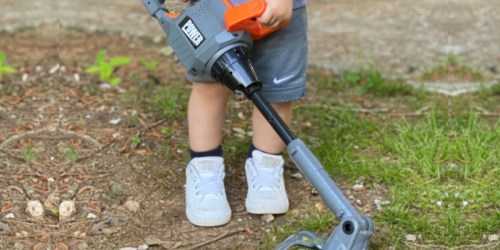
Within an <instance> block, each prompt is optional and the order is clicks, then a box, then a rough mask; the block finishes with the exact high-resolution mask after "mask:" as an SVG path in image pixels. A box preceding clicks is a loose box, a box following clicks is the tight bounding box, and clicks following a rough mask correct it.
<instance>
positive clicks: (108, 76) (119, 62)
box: [85, 50, 131, 85]
mask: <svg viewBox="0 0 500 250" xmlns="http://www.w3.org/2000/svg"><path fill="white" fill-rule="evenodd" d="M106 57H107V51H106V50H100V51H99V52H97V54H96V64H95V65H92V66H90V67H88V68H87V69H85V72H86V73H90V74H99V79H100V80H102V81H107V82H109V83H110V84H113V85H118V84H119V83H120V82H121V78H119V77H114V76H113V72H114V71H115V69H116V68H117V67H119V66H123V65H127V64H129V63H130V60H131V59H130V57H125V56H119V57H112V58H111V59H110V60H109V61H106Z"/></svg>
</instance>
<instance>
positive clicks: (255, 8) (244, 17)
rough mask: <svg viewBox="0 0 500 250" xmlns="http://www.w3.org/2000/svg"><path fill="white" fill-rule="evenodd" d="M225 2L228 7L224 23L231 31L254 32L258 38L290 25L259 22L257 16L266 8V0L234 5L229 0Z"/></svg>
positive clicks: (254, 35) (253, 0)
mask: <svg viewBox="0 0 500 250" xmlns="http://www.w3.org/2000/svg"><path fill="white" fill-rule="evenodd" d="M224 4H225V5H226V6H227V7H228V9H227V11H226V12H225V14H224V24H225V25H226V29H227V30H228V31H229V32H234V31H240V30H245V31H248V32H250V33H251V34H252V37H253V39H254V40H258V39H261V38H263V37H265V36H267V35H268V34H270V33H272V32H274V31H276V30H279V29H281V28H283V27H284V26H286V25H288V24H284V25H281V26H279V27H276V28H267V27H265V26H263V25H261V24H260V23H259V22H257V18H258V17H260V16H262V14H263V13H264V11H265V10H266V7H267V3H266V1H265V0H250V1H247V2H245V3H242V4H239V5H237V6H232V5H231V3H230V2H229V1H228V0H224Z"/></svg>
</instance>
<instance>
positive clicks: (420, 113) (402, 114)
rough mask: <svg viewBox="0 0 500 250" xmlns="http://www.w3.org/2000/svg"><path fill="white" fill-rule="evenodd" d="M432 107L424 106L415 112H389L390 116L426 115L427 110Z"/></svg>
mask: <svg viewBox="0 0 500 250" xmlns="http://www.w3.org/2000/svg"><path fill="white" fill-rule="evenodd" d="M430 109H431V107H423V108H421V109H419V110H417V111H415V112H403V113H391V114H389V117H401V116H406V117H408V116H422V115H425V114H426V113H427V111H429V110H430Z"/></svg>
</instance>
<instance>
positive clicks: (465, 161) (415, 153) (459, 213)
mask: <svg viewBox="0 0 500 250" xmlns="http://www.w3.org/2000/svg"><path fill="white" fill-rule="evenodd" d="M436 103H439V105H442V106H437V107H436V108H434V110H433V111H432V112H431V113H430V114H429V115H428V116H427V117H425V118H423V119H418V120H412V121H407V120H392V121H390V122H384V121H383V120H379V119H376V118H374V117H363V116H360V115H356V114H354V113H352V112H349V111H338V110H336V111H332V110H329V109H328V106H327V105H323V106H319V107H318V106H317V105H316V106H314V105H313V106H306V107H304V108H303V109H305V110H301V111H300V112H298V113H307V114H308V115H310V116H311V117H310V118H311V119H313V121H312V123H313V124H314V126H315V127H318V128H321V129H319V130H315V131H310V132H312V133H310V137H312V138H320V139H319V140H317V139H309V140H310V143H311V144H312V145H311V149H312V150H313V152H314V153H315V155H316V156H317V157H318V158H319V159H320V161H321V162H322V163H323V165H324V166H325V169H326V170H327V171H328V172H329V173H330V174H331V175H332V176H333V177H334V179H336V180H342V181H345V180H348V181H350V182H352V181H353V180H354V179H356V178H358V177H360V176H364V177H366V178H367V183H368V185H369V183H382V184H383V185H384V186H387V187H388V188H389V194H390V197H389V198H388V199H389V201H390V204H388V205H385V206H384V207H383V210H382V212H380V213H378V214H377V215H376V216H375V217H374V221H375V224H376V225H381V226H382V227H384V228H385V229H387V230H389V233H388V234H387V235H386V236H385V237H387V239H385V240H384V241H385V242H388V244H390V245H397V246H399V247H404V236H405V235H406V234H414V235H421V240H420V241H421V243H422V244H424V245H425V244H438V245H445V246H458V245H464V244H471V243H473V242H475V243H478V242H481V239H482V237H483V234H486V235H489V234H495V233H498V221H499V220H498V217H499V215H498V214H499V209H500V192H498V191H497V189H496V188H495V187H497V186H498V185H499V184H500V183H499V181H498V177H497V176H498V175H499V174H500V148H499V147H498V146H497V145H500V122H496V123H491V122H488V121H487V120H483V119H481V118H480V117H478V116H477V115H476V114H474V112H473V111H472V109H467V108H465V109H462V106H463V105H462V103H461V102H460V100H454V101H451V102H448V104H447V106H446V105H444V104H443V103H441V102H439V101H438V100H436ZM456 108H459V110H461V111H459V112H457V113H456V114H454V115H453V116H450V115H448V113H447V111H445V110H447V109H452V110H453V109H456ZM443 109H444V110H443ZM325 216H327V215H325ZM323 222H325V224H323ZM331 224H332V221H327V220H323V218H322V217H318V216H311V217H310V218H309V219H307V220H305V221H302V222H301V225H303V226H307V227H308V228H310V229H311V230H313V231H320V232H325V230H327V229H328V228H331V227H332V226H331ZM326 232H328V231H326Z"/></svg>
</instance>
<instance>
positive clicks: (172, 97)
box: [152, 83, 189, 120]
mask: <svg viewBox="0 0 500 250" xmlns="http://www.w3.org/2000/svg"><path fill="white" fill-rule="evenodd" d="M188 94H189V93H188V91H186V90H185V89H183V88H182V87H181V86H180V84H177V83H175V84H172V85H170V86H165V87H161V88H158V89H156V91H155V93H153V96H152V100H153V105H154V109H155V110H156V111H157V113H159V114H160V115H161V116H162V117H164V118H165V119H168V120H176V119H179V118H181V117H182V118H184V117H185V112H186V107H187V97H188Z"/></svg>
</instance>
